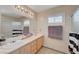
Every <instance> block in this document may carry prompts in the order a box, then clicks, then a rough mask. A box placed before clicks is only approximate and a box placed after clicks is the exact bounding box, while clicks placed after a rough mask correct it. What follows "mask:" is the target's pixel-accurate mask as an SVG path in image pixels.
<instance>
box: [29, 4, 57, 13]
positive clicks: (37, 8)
mask: <svg viewBox="0 0 79 59" xmlns="http://www.w3.org/2000/svg"><path fill="white" fill-rule="evenodd" d="M57 6H58V5H29V6H28V7H30V8H31V9H32V10H34V11H36V12H41V11H45V10H47V9H50V8H54V7H57Z"/></svg>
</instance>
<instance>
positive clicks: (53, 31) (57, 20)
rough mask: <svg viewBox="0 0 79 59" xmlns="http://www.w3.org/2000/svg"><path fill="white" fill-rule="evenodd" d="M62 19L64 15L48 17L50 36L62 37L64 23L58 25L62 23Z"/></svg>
mask: <svg viewBox="0 0 79 59" xmlns="http://www.w3.org/2000/svg"><path fill="white" fill-rule="evenodd" d="M62 20H63V16H53V17H49V18H48V24H49V25H48V37H50V38H55V39H62V32H63V27H62V25H57V24H62ZM51 24H53V25H51Z"/></svg>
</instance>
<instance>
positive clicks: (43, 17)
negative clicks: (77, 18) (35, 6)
mask: <svg viewBox="0 0 79 59" xmlns="http://www.w3.org/2000/svg"><path fill="white" fill-rule="evenodd" d="M76 8H77V6H60V7H56V8H52V9H50V10H47V11H44V12H41V13H39V14H38V25H37V26H38V32H41V33H43V34H44V35H45V42H44V46H46V47H49V48H52V49H56V50H59V51H62V52H65V53H68V39H69V32H71V15H72V14H73V12H74V10H75V9H76ZM60 13H64V19H63V40H57V39H50V38H48V16H51V15H56V14H60Z"/></svg>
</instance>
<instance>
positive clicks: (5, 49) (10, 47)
mask: <svg viewBox="0 0 79 59" xmlns="http://www.w3.org/2000/svg"><path fill="white" fill-rule="evenodd" d="M41 36H43V34H37V35H32V36H31V37H28V38H25V39H23V40H17V41H16V42H15V43H8V44H6V45H3V46H0V54H8V53H11V52H12V51H15V50H16V49H18V48H20V47H22V46H24V45H27V44H28V43H30V42H32V41H34V40H36V39H37V38H39V37H41Z"/></svg>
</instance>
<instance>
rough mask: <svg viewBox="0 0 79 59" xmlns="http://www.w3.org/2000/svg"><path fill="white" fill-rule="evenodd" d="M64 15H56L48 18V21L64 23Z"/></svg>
mask: <svg viewBox="0 0 79 59" xmlns="http://www.w3.org/2000/svg"><path fill="white" fill-rule="evenodd" d="M62 18H63V17H62V16H54V17H49V18H48V23H62Z"/></svg>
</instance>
